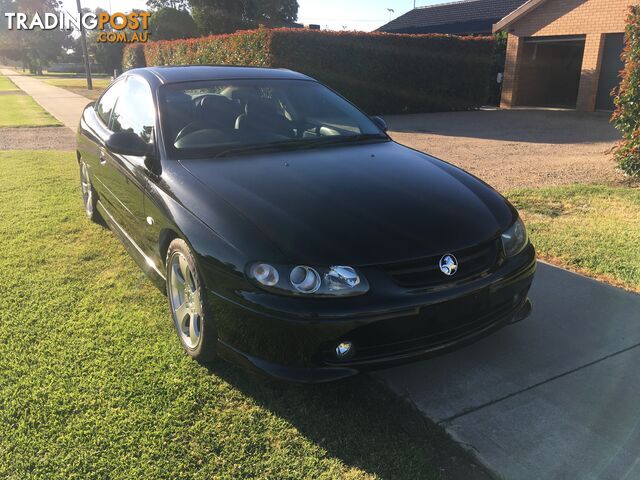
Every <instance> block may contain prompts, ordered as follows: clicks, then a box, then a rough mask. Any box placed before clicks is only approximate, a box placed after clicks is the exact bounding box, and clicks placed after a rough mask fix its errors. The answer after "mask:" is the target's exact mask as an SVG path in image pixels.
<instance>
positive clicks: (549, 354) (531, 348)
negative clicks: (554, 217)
mask: <svg viewBox="0 0 640 480" xmlns="http://www.w3.org/2000/svg"><path fill="white" fill-rule="evenodd" d="M530 297H531V299H532V301H533V314H532V315H531V317H529V318H528V319H526V320H524V321H522V322H520V323H517V324H514V325H510V326H508V327H506V328H505V329H503V330H501V331H500V332H498V333H496V334H494V335H492V336H490V337H487V338H485V339H483V340H482V341H480V342H478V343H476V344H474V345H472V346H469V347H467V348H464V349H462V350H459V351H457V352H453V353H450V354H448V355H445V356H443V357H439V358H435V359H432V360H427V361H424V362H420V363H416V364H410V365H406V366H402V367H398V368H394V369H390V370H385V371H382V372H379V373H377V374H376V375H377V376H378V377H379V378H381V379H382V380H383V381H384V382H385V383H386V384H387V385H389V386H390V387H391V388H392V389H393V390H394V391H396V392H397V393H398V394H400V395H402V396H404V397H407V398H408V399H409V400H410V401H411V402H413V403H414V404H415V405H416V406H417V408H419V409H420V411H422V412H423V413H424V414H425V415H426V416H427V417H429V418H431V419H433V420H434V421H436V422H438V423H440V424H441V425H443V426H444V427H445V428H446V429H447V431H448V432H449V433H450V434H451V435H452V436H453V437H454V438H455V439H456V440H458V441H459V442H461V443H462V444H463V445H465V446H467V447H469V448H470V449H472V450H473V451H475V453H476V454H477V455H478V457H479V458H480V460H481V461H482V462H483V463H485V464H486V465H487V466H488V467H489V468H490V469H492V470H493V471H494V472H496V473H497V474H498V475H499V476H500V477H502V478H506V479H517V480H529V479H531V480H538V479H545V480H551V479H574V478H575V479H577V478H579V479H616V480H618V479H637V478H640V295H637V294H634V293H629V292H626V291H624V290H621V289H618V288H614V287H611V286H609V285H606V284H603V283H600V282H597V281H595V280H592V279H589V278H586V277H583V276H581V275H576V274H574V273H570V272H567V271H566V270H562V269H559V268H556V267H553V266H550V265H547V264H542V263H539V265H538V272H537V275H536V279H535V281H534V285H533V287H532V290H531V294H530Z"/></svg>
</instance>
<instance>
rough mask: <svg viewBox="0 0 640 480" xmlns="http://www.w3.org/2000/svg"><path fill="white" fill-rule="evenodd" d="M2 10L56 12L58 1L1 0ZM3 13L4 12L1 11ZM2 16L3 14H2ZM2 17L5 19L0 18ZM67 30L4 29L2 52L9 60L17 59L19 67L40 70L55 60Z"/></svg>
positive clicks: (58, 6)
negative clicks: (19, 62)
mask: <svg viewBox="0 0 640 480" xmlns="http://www.w3.org/2000/svg"><path fill="white" fill-rule="evenodd" d="M0 7H1V8H3V9H5V8H6V9H7V10H6V11H14V12H24V13H26V14H27V15H28V16H29V17H31V15H33V14H34V13H36V12H38V13H39V14H40V15H42V14H43V13H45V12H52V13H57V12H58V11H59V10H60V3H59V2H58V1H57V0H16V1H14V2H10V1H6V0H4V1H3V2H2V4H1V5H0ZM2 13H4V12H2ZM3 17H4V15H3ZM3 20H6V19H4V18H3ZM70 33H71V32H70V31H65V30H58V29H54V30H43V29H41V28H35V29H33V30H5V31H3V32H0V36H2V38H3V40H2V54H3V56H5V57H7V58H10V59H12V60H17V61H21V62H22V65H23V67H25V68H28V69H29V71H30V72H31V73H36V74H41V73H42V69H43V68H44V67H47V66H48V65H49V64H50V63H51V62H54V61H55V60H57V59H58V58H59V57H60V56H61V55H62V54H63V53H64V48H65V46H66V45H68V43H69V35H70Z"/></svg>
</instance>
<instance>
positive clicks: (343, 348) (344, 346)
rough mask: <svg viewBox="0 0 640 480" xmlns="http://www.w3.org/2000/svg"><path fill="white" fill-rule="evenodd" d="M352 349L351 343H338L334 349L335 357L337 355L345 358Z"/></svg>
mask: <svg viewBox="0 0 640 480" xmlns="http://www.w3.org/2000/svg"><path fill="white" fill-rule="evenodd" d="M352 347H353V344H352V343H351V342H342V343H339V344H338V346H337V347H336V355H338V356H339V357H346V356H347V355H349V352H350V351H351V348H352Z"/></svg>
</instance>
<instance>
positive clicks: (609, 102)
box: [596, 33, 624, 110]
mask: <svg viewBox="0 0 640 480" xmlns="http://www.w3.org/2000/svg"><path fill="white" fill-rule="evenodd" d="M623 46H624V34H622V33H610V34H608V35H607V36H606V37H605V42H604V52H603V57H602V70H601V71H600V82H599V84H598V97H597V98H596V109H598V110H613V98H612V97H611V90H613V89H614V88H615V87H616V86H618V85H619V84H620V77H619V76H618V75H619V73H620V70H622V69H623V68H624V63H623V62H622V60H621V59H620V55H621V54H622V48H623Z"/></svg>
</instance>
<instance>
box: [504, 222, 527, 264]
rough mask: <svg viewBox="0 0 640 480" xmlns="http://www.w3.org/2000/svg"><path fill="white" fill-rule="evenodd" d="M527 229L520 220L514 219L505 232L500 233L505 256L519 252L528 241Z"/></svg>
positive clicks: (511, 255)
mask: <svg viewBox="0 0 640 480" xmlns="http://www.w3.org/2000/svg"><path fill="white" fill-rule="evenodd" d="M528 240H529V239H528V237H527V229H526V228H525V227H524V223H522V220H520V219H518V220H516V223H514V224H513V225H512V226H511V227H509V228H508V229H507V231H506V232H504V233H503V234H502V247H503V248H504V254H505V255H506V256H507V257H513V256H515V255H517V254H519V253H520V252H521V251H522V250H523V249H524V247H526V246H527V242H528Z"/></svg>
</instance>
